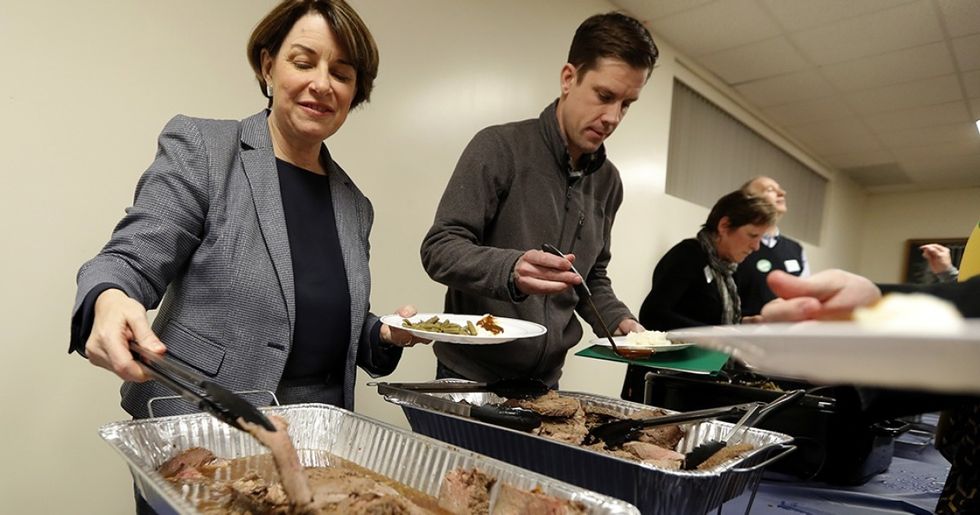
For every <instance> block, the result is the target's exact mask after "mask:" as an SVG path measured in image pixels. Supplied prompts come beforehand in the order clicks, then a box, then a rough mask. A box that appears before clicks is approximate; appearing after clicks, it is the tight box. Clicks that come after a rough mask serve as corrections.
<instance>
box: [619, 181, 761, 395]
mask: <svg viewBox="0 0 980 515" xmlns="http://www.w3.org/2000/svg"><path fill="white" fill-rule="evenodd" d="M775 221H776V211H775V208H774V207H773V205H772V204H771V203H769V202H767V201H766V199H764V198H761V197H750V196H747V195H745V194H744V193H742V192H741V191H733V192H731V193H729V194H727V195H725V196H724V197H721V198H720V199H718V201H717V202H715V205H714V207H712V208H711V212H710V213H709V214H708V219H707V220H706V221H705V223H704V225H702V226H701V230H700V231H698V234H697V237H696V238H688V239H686V240H683V241H681V242H680V243H678V244H677V245H674V247H673V248H671V249H670V250H669V251H667V254H665V255H664V257H663V258H661V259H660V262H659V263H657V267H656V268H655V269H654V271H653V288H652V289H651V290H650V293H649V294H647V297H646V300H644V301H643V306H642V307H641V308H640V323H641V324H643V327H646V328H647V329H650V330H656V331H670V330H673V329H678V328H681V327H694V326H702V325H722V324H741V323H748V322H752V321H754V319H756V318H758V317H745V318H744V319H743V317H742V313H741V308H740V303H739V298H738V291H737V290H736V289H735V281H734V279H733V278H732V274H733V273H734V272H735V269H736V268H737V267H738V264H739V263H741V262H742V261H743V260H744V259H745V258H746V257H748V255H749V254H751V253H752V252H755V251H756V250H758V248H759V242H760V241H761V239H762V236H763V235H764V234H765V233H766V232H767V231H768V230H770V229H771V228H772V226H773V224H774V223H775ZM646 371H647V370H646V368H645V367H642V366H637V365H630V366H629V368H628V369H627V371H626V380H625V382H624V384H623V394H622V397H623V398H624V399H629V400H633V401H637V402H640V401H642V400H643V375H644V374H645V373H646Z"/></svg>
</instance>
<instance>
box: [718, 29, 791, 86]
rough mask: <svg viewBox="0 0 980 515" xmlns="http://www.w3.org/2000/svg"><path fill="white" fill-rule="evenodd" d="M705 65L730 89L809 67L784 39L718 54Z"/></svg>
mask: <svg viewBox="0 0 980 515" xmlns="http://www.w3.org/2000/svg"><path fill="white" fill-rule="evenodd" d="M701 62H702V64H703V65H704V66H705V67H707V68H708V69H709V70H711V71H713V72H715V73H716V74H717V75H718V76H719V77H721V78H722V80H724V81H725V82H727V83H728V84H729V85H732V84H738V83H740V82H745V81H749V80H754V79H761V78H763V77H771V76H774V75H783V74H786V73H790V72H795V71H799V70H802V69H803V68H806V67H807V62H806V61H804V60H803V57H802V56H800V53H799V52H797V50H796V48H794V47H793V46H792V45H790V44H789V41H787V40H786V38H784V37H777V38H772V39H767V40H765V41H759V42H756V43H749V44H747V45H744V46H740V47H738V48H732V49H728V50H722V51H720V52H715V53H713V54H709V55H706V56H704V57H703V58H702V61H701Z"/></svg>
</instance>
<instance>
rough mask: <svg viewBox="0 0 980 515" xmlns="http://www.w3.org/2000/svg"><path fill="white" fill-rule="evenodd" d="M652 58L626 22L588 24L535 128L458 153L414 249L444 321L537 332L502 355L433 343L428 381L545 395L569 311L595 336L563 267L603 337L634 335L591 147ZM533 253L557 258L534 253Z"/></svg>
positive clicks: (575, 329) (635, 92)
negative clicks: (433, 375)
mask: <svg viewBox="0 0 980 515" xmlns="http://www.w3.org/2000/svg"><path fill="white" fill-rule="evenodd" d="M657 53H658V52H657V47H656V45H655V44H654V42H653V38H652V37H651V36H650V33H649V32H648V31H647V30H646V28H644V27H643V25H642V24H641V23H640V22H639V21H637V20H636V19H634V18H631V17H629V16H626V15H624V14H621V13H615V12H614V13H607V14H601V15H595V16H592V17H590V18H589V19H587V20H585V21H584V22H583V23H582V25H580V26H579V28H578V30H576V32H575V37H574V39H573V41H572V45H571V49H570V50H569V55H568V62H567V63H566V64H565V65H564V66H563V67H562V69H561V76H560V83H561V95H560V96H559V98H558V100H556V101H555V102H553V103H552V104H551V105H549V106H548V107H546V108H545V110H544V111H543V112H542V113H541V115H540V116H539V117H538V118H537V119H530V120H524V121H519V122H513V123H508V124H505V125H499V126H494V127H489V128H486V129H484V130H482V131H480V132H479V133H478V134H477V135H476V136H475V137H474V138H473V140H472V141H471V142H470V143H469V145H468V146H467V147H466V149H465V150H464V151H463V155H462V156H461V157H460V159H459V162H458V163H457V165H456V169H455V171H454V172H453V176H452V178H450V180H449V184H448V185H447V186H446V190H445V192H444V193H443V196H442V200H441V201H440V203H439V208H438V210H437V212H436V216H435V221H434V222H433V224H432V228H431V229H429V232H428V234H427V235H426V236H425V239H424V240H423V242H422V249H421V253H422V264H423V266H424V267H425V270H426V272H427V273H428V274H429V276H430V277H432V278H433V279H434V280H436V281H438V282H440V283H442V284H445V285H447V286H448V287H449V290H448V291H447V292H446V306H445V310H446V312H447V313H462V314H475V315H481V314H484V313H490V314H493V315H495V316H502V317H510V318H519V319H524V320H529V321H532V322H536V323H538V324H541V325H543V326H545V327H546V328H547V329H548V332H547V333H546V334H545V335H543V336H540V337H537V338H527V339H519V340H515V341H512V342H509V343H505V344H502V345H490V346H479V345H454V344H448V343H439V342H437V343H436V344H435V346H434V347H435V353H436V357H437V358H438V360H439V369H438V371H437V376H438V377H462V378H466V379H471V380H476V381H494V380H498V379H502V378H510V377H534V378H538V379H541V380H542V381H544V382H546V383H548V384H549V385H552V386H557V384H558V379H559V377H561V369H562V365H564V363H565V355H566V354H567V352H568V350H569V349H570V348H572V347H573V346H575V344H577V343H578V342H579V341H580V340H581V338H582V327H581V326H580V325H579V323H578V321H577V320H576V318H575V312H576V311H577V312H578V313H579V314H580V315H581V316H582V318H583V319H585V321H586V322H588V323H589V324H590V325H592V327H593V331H594V332H595V333H596V334H603V332H602V329H601V327H600V325H599V321H598V320H597V319H596V317H595V316H594V314H593V313H592V312H591V311H590V310H589V308H588V306H587V305H586V302H585V300H584V299H580V298H579V297H578V295H577V294H576V293H575V291H574V289H573V288H572V286H574V285H575V284H577V283H579V282H580V279H579V277H578V276H577V275H575V274H574V273H573V272H572V271H571V265H572V263H574V264H575V267H576V268H577V269H578V271H579V272H581V273H582V274H583V276H584V278H585V282H586V284H587V285H588V286H589V289H590V290H591V291H592V296H593V300H594V301H595V304H596V306H597V307H598V309H599V310H600V312H601V313H602V317H603V319H604V320H605V321H606V322H607V323H609V324H611V327H610V329H611V330H614V331H616V332H618V333H626V332H629V331H640V330H642V329H643V328H642V326H640V324H639V323H638V322H637V321H636V320H635V317H634V316H633V315H632V314H631V313H630V310H629V308H627V307H626V305H624V304H623V303H622V302H620V301H619V299H617V298H616V295H615V294H614V293H613V290H612V285H611V283H610V280H609V277H608V276H607V274H606V268H607V266H608V264H609V259H610V234H611V232H612V224H613V219H614V218H615V215H616V211H617V210H618V209H619V206H620V204H621V203H622V201H623V184H622V181H621V179H620V177H619V171H618V170H616V167H615V166H613V164H612V163H611V162H609V161H607V160H606V153H605V147H604V145H603V142H604V141H605V139H606V138H607V137H609V135H611V134H612V133H613V131H614V130H615V129H616V127H617V126H618V125H619V122H620V121H622V119H623V117H624V116H625V115H626V111H627V109H628V108H629V106H630V104H631V103H633V102H635V101H636V100H637V99H638V98H639V96H640V91H641V90H642V89H643V86H644V85H645V84H646V81H647V79H648V78H649V76H650V73H651V72H652V71H653V66H654V64H655V63H656V59H657ZM543 243H550V244H552V245H555V246H556V247H558V248H559V249H562V251H564V252H566V253H567V254H566V256H565V258H561V257H558V256H554V255H551V254H548V253H545V252H543V251H541V250H537V249H540V248H541V244H543Z"/></svg>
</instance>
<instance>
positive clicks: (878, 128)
mask: <svg viewBox="0 0 980 515" xmlns="http://www.w3.org/2000/svg"><path fill="white" fill-rule="evenodd" d="M969 121H970V113H969V109H968V108H967V105H966V102H963V101H957V102H946V103H944V104H936V105H931V106H925V107H916V108H913V109H902V110H900V111H888V112H885V113H878V114H872V115H868V116H866V117H865V122H866V123H867V124H868V126H869V127H871V129H872V130H874V131H875V132H877V133H879V134H880V133H883V132H894V131H899V130H903V129H915V128H920V127H932V126H936V125H947V124H952V123H957V122H969Z"/></svg>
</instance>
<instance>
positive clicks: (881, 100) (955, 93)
mask: <svg viewBox="0 0 980 515" xmlns="http://www.w3.org/2000/svg"><path fill="white" fill-rule="evenodd" d="M845 98H846V99H847V102H848V103H849V104H850V105H851V107H853V108H854V109H855V111H857V112H859V113H861V114H872V113H880V112H884V111H894V110H899V109H911V108H914V107H923V106H928V105H934V104H942V103H945V102H952V101H955V100H962V99H963V94H962V92H961V91H960V84H959V81H958V80H957V78H956V76H955V75H946V76H943V77H934V78H931V79H923V80H917V81H914V82H906V83H904V84H896V85H894V86H885V87H883V88H875V89H868V90H864V91H858V92H854V93H849V94H846V95H845Z"/></svg>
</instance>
